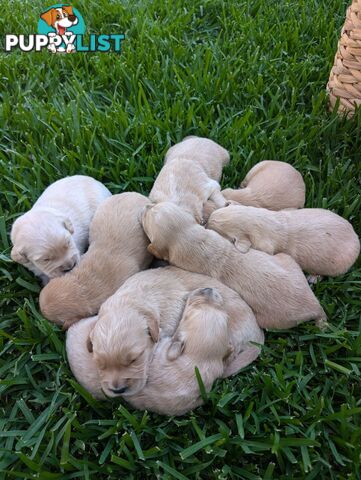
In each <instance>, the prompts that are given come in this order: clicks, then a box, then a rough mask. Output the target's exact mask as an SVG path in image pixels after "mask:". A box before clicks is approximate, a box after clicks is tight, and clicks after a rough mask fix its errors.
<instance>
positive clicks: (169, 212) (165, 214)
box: [142, 202, 196, 260]
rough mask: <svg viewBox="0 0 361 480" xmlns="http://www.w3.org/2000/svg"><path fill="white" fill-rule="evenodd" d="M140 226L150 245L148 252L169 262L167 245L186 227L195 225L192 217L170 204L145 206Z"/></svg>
mask: <svg viewBox="0 0 361 480" xmlns="http://www.w3.org/2000/svg"><path fill="white" fill-rule="evenodd" d="M142 224H143V228H144V231H145V233H146V235H147V236H148V238H149V240H150V242H151V244H150V245H149V246H148V250H149V252H150V253H152V254H153V255H154V256H155V257H157V258H161V259H164V260H169V254H168V245H169V244H171V243H172V242H173V240H174V239H175V238H177V237H178V235H179V233H180V232H181V231H182V232H183V231H184V230H185V229H186V228H187V227H190V226H193V225H196V222H195V220H194V218H193V217H192V215H190V214H189V213H188V212H186V211H184V210H183V209H182V208H180V207H178V205H176V204H174V203H171V202H160V203H157V204H156V205H152V204H149V205H146V207H145V208H144V210H143V213H142Z"/></svg>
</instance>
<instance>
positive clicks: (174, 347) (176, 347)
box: [167, 337, 185, 361]
mask: <svg viewBox="0 0 361 480" xmlns="http://www.w3.org/2000/svg"><path fill="white" fill-rule="evenodd" d="M184 347H185V341H184V339H181V338H180V337H176V338H174V339H173V341H172V343H171V344H170V345H169V348H168V351H167V358H168V360H171V361H173V360H176V359H177V358H178V357H180V356H181V355H182V353H183V351H184Z"/></svg>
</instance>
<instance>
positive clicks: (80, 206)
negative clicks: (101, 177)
mask: <svg viewBox="0 0 361 480" xmlns="http://www.w3.org/2000/svg"><path fill="white" fill-rule="evenodd" d="M110 196H111V193H110V192H109V190H108V189H107V188H106V187H105V186H104V185H103V184H101V183H100V182H98V181H97V180H94V178H91V177H85V176H83V175H75V176H73V177H66V178H62V179H61V180H58V181H57V182H54V183H52V184H51V185H50V186H49V187H48V188H47V189H46V190H44V192H43V193H42V195H41V196H40V197H39V198H38V200H37V201H36V202H35V204H34V205H33V207H32V208H31V210H29V211H28V212H26V213H25V214H24V215H22V216H21V217H19V218H18V219H17V220H15V222H14V224H13V226H12V229H11V241H12V243H13V245H14V246H13V249H12V250H11V258H12V259H13V260H14V262H17V263H21V264H22V265H24V267H26V268H28V269H29V270H31V271H32V272H33V273H35V275H37V276H39V277H42V279H43V280H44V281H47V280H49V279H50V278H54V277H58V276H61V275H64V273H66V272H68V271H69V270H71V269H72V268H73V267H74V266H75V265H76V264H77V263H78V262H79V260H80V256H81V255H82V254H83V253H84V252H85V250H86V248H87V246H88V242H89V225H90V222H91V220H92V218H93V216H94V214H95V211H96V210H97V208H98V207H99V205H100V204H101V203H102V202H103V201H104V200H105V199H106V198H108V197H110Z"/></svg>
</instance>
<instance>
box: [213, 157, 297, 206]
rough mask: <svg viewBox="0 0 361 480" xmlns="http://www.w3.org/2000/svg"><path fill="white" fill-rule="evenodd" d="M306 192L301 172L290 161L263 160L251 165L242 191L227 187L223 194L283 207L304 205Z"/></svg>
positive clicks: (248, 202) (253, 203)
mask: <svg viewBox="0 0 361 480" xmlns="http://www.w3.org/2000/svg"><path fill="white" fill-rule="evenodd" d="M305 191H306V188H305V183H304V181H303V178H302V175H301V174H300V173H299V172H298V171H297V170H296V169H295V168H293V167H292V166H291V165H290V164H289V163H286V162H278V161H275V160H264V161H263V162H259V163H257V164H256V165H255V166H254V167H253V168H251V170H250V171H249V172H248V173H247V175H246V177H245V179H244V180H243V182H242V183H241V188H240V189H239V190H232V189H231V188H226V189H225V190H223V191H222V193H223V195H224V197H225V198H226V199H227V200H234V201H235V202H238V203H241V204H242V205H250V206H253V207H263V208H268V209H269V210H282V209H285V208H303V207H304V205H305Z"/></svg>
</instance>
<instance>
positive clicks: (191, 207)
mask: <svg viewBox="0 0 361 480" xmlns="http://www.w3.org/2000/svg"><path fill="white" fill-rule="evenodd" d="M228 161H229V154H228V152H227V151H226V150H225V149H224V148H222V147H221V146H219V145H217V144H216V143H215V142H212V141H211V140H208V139H206V138H199V137H188V138H186V139H184V140H183V141H182V142H180V143H178V144H177V145H174V146H173V147H171V148H170V149H169V150H168V152H167V154H166V158H165V164H164V166H163V168H162V170H161V171H160V173H159V175H158V177H157V178H156V180H155V182H154V185H153V188H152V190H151V192H150V194H149V199H150V200H151V201H152V202H154V203H159V202H164V201H168V202H174V203H176V204H177V205H179V206H181V207H182V208H184V209H185V210H187V211H188V212H189V213H190V214H192V215H193V217H194V218H195V219H196V221H197V222H198V223H202V222H203V206H204V204H205V203H206V202H207V200H209V199H210V200H212V201H213V203H214V204H215V206H216V207H217V208H220V207H224V206H225V205H226V201H225V199H224V198H223V195H222V194H221V191H220V190H221V188H220V185H219V183H218V180H219V178H220V176H221V173H222V167H223V165H225V164H227V163H228Z"/></svg>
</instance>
